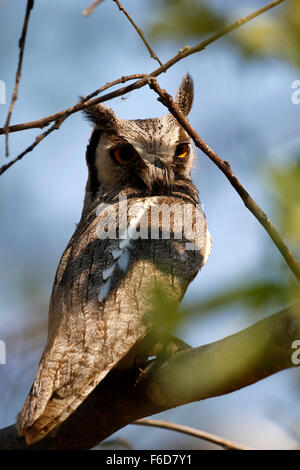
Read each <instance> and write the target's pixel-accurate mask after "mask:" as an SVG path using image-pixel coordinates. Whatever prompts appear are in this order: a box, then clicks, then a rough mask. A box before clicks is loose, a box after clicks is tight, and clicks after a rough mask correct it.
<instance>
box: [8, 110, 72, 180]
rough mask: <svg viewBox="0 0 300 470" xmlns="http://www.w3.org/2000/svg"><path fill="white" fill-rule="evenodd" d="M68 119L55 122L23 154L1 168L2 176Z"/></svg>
mask: <svg viewBox="0 0 300 470" xmlns="http://www.w3.org/2000/svg"><path fill="white" fill-rule="evenodd" d="M66 118H67V116H66V117H65V118H63V117H62V118H60V119H59V120H58V121H55V123H54V124H53V125H52V126H51V127H49V129H47V130H46V131H45V132H43V133H42V134H40V135H38V136H37V137H36V138H35V141H34V142H33V143H32V144H31V145H29V147H27V148H26V149H25V150H24V151H23V152H22V153H20V154H19V155H18V156H17V157H16V158H14V159H13V160H11V161H10V162H9V163H6V164H5V165H2V166H1V167H0V175H2V173H4V172H5V171H6V170H8V168H10V167H11V166H12V165H14V163H16V162H17V161H19V160H22V158H23V157H24V156H25V155H26V154H27V153H29V152H31V151H32V150H33V149H34V148H35V147H36V146H37V145H38V144H39V143H40V142H41V141H42V140H43V139H45V137H47V136H48V135H49V134H51V132H53V131H55V130H57V129H59V128H60V126H61V124H62V123H63V122H64V120H65V119H66Z"/></svg>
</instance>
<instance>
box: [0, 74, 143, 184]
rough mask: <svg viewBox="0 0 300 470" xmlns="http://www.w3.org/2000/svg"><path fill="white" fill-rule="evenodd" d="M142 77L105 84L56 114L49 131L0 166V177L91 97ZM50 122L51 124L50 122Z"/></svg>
mask: <svg viewBox="0 0 300 470" xmlns="http://www.w3.org/2000/svg"><path fill="white" fill-rule="evenodd" d="M143 76H144V75H142V74H134V75H127V76H126V77H121V78H119V79H118V80H114V81H113V82H109V83H107V84H106V85H104V86H103V87H102V88H99V89H98V90H96V91H94V92H93V93H91V94H90V95H88V96H82V97H81V101H80V102H79V103H77V104H76V105H75V106H73V107H72V108H68V109H66V110H65V112H64V113H58V114H57V119H56V121H55V123H54V125H53V126H51V127H50V128H49V129H47V131H46V132H43V133H42V134H40V135H39V136H38V137H36V139H35V141H34V142H33V143H32V144H31V145H30V146H29V147H27V148H26V149H25V150H24V151H23V152H22V153H20V155H18V156H17V157H16V158H14V159H13V160H11V161H10V162H9V163H7V164H5V165H2V166H1V167H0V175H2V173H4V172H5V171H6V170H8V169H9V168H10V167H11V166H12V165H14V164H15V163H16V162H17V161H19V160H21V159H22V158H23V157H24V156H25V155H26V154H27V153H29V152H31V151H32V150H33V149H34V148H35V147H36V146H37V145H38V144H39V143H40V142H41V141H42V140H43V139H44V138H45V137H47V136H48V135H49V134H50V133H51V132H53V131H54V130H56V129H58V128H59V127H60V126H61V124H62V123H63V122H64V121H65V119H67V117H69V116H70V114H72V113H74V112H76V109H77V107H78V106H82V105H83V104H84V103H85V102H88V101H89V100H90V99H91V98H92V97H93V96H95V95H97V94H98V93H100V92H101V91H104V90H107V89H108V88H110V87H112V86H114V85H117V84H118V83H124V82H126V81H128V80H135V79H136V78H141V77H143ZM81 109H82V108H81ZM50 122H52V120H51V121H50ZM50 122H49V124H50ZM41 127H44V126H41Z"/></svg>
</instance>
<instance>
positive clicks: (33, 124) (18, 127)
mask: <svg viewBox="0 0 300 470" xmlns="http://www.w3.org/2000/svg"><path fill="white" fill-rule="evenodd" d="M284 1H286V0H276V1H273V2H271V3H268V4H267V5H266V6H265V7H263V8H260V9H259V10H257V11H255V12H254V13H252V14H251V15H248V16H245V17H244V18H240V19H239V20H237V21H235V22H234V23H232V24H231V25H230V26H228V27H227V28H225V29H223V30H222V31H220V32H219V33H216V34H213V35H212V36H210V37H209V38H208V39H206V40H205V41H202V42H200V43H199V44H196V46H194V47H189V46H185V47H184V48H183V49H180V50H179V52H178V53H177V54H176V55H175V56H174V57H172V58H171V59H170V60H168V61H167V62H165V63H164V64H163V65H162V66H161V67H159V68H157V69H156V70H154V71H153V72H151V73H149V74H141V75H142V76H143V78H140V79H139V80H137V81H136V82H134V83H133V84H131V85H127V86H125V87H122V88H119V89H118V90H115V91H113V92H110V93H107V94H106V95H102V96H100V97H98V98H96V99H95V100H91V101H90V102H84V103H79V104H78V103H76V104H75V105H74V106H72V107H71V108H68V109H64V110H63V111H59V112H57V113H55V114H51V115H49V116H46V117H44V118H41V119H38V120H36V121H30V122H25V123H22V124H15V125H13V126H10V127H9V128H8V132H18V131H23V130H26V129H33V128H43V127H45V126H48V124H50V122H52V121H56V120H57V119H59V118H60V117H61V116H63V115H64V114H65V113H66V112H69V114H73V113H75V112H78V111H82V110H83V109H84V108H86V107H87V106H93V105H95V104H98V103H103V102H105V101H108V100H111V99H113V98H117V97H119V96H123V95H125V94H127V93H129V92H131V91H133V90H137V89H139V88H142V87H143V86H145V85H147V84H148V78H149V77H158V76H159V75H160V74H162V73H163V72H166V70H168V69H169V68H170V67H172V66H173V65H174V64H176V63H177V62H179V61H180V60H182V59H184V58H186V57H188V56H190V55H191V54H194V53H196V52H200V51H202V50H204V49H205V48H206V47H207V46H208V45H209V44H212V43H213V42H215V41H217V40H218V39H220V38H221V37H223V36H225V35H226V34H228V33H230V32H231V31H233V30H234V29H237V28H239V27H240V26H242V25H244V24H246V23H247V22H249V21H250V20H252V19H254V18H256V17H257V16H259V15H261V14H262V13H265V12H266V11H268V10H270V9H271V8H274V7H275V6H277V5H279V4H280V3H282V2H284ZM119 80H121V79H118V80H115V82H114V83H116V82H118V81H119ZM112 83H113V82H112ZM95 93H96V92H94V93H93V94H95ZM97 94H98V93H97ZM4 133H5V129H4V128H0V135H1V134H4Z"/></svg>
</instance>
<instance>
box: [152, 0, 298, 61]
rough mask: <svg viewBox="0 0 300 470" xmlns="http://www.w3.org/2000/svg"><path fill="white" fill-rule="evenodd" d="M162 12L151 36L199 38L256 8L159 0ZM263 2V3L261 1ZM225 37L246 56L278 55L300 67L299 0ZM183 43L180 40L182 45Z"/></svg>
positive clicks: (286, 4) (280, 7)
mask: <svg viewBox="0 0 300 470" xmlns="http://www.w3.org/2000/svg"><path fill="white" fill-rule="evenodd" d="M156 3H157V4H158V8H159V9H160V14H159V16H158V19H157V20H156V22H154V23H152V25H151V26H150V31H149V34H150V36H152V39H159V40H161V39H171V40H175V41H181V42H182V41H183V40H188V39H190V40H193V41H196V42H198V41H200V40H201V39H203V36H204V35H207V34H210V33H213V32H215V31H218V30H220V29H221V28H222V27H224V26H225V25H228V24H230V23H232V22H234V21H235V20H237V19H238V18H239V17H242V16H245V15H247V14H249V13H251V12H252V11H254V10H255V9H256V8H258V6H256V8H255V7H254V6H253V7H252V8H251V7H250V8H244V7H241V5H239V6H238V7H234V8H233V7H232V6H231V5H230V4H229V5H227V6H225V7H224V4H223V5H222V9H220V8H218V10H217V9H216V8H214V5H213V4H212V3H211V2H209V1H208V0H202V1H199V0H157V2H156ZM260 6H262V5H260ZM222 41H226V42H227V44H229V45H231V46H234V47H236V48H237V49H238V50H239V51H240V53H242V55H243V56H245V57H247V58H251V57H252V58H259V57H262V58H266V57H272V58H278V59H280V60H284V61H287V62H289V63H291V64H292V65H294V66H296V67H300V48H299V43H300V2H299V0H289V1H288V2H286V3H283V4H282V5H280V6H279V7H275V8H274V9H272V10H270V11H268V12H266V13H264V14H263V15H261V16H260V17H258V18H256V19H255V20H253V21H251V22H249V23H248V24H247V25H245V26H242V27H241V28H239V29H238V30H236V31H235V32H233V33H230V34H228V35H226V36H225V37H224V38H223V39H222ZM183 45H184V44H181V46H183Z"/></svg>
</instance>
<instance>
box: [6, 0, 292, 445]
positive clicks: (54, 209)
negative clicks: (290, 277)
mask: <svg viewBox="0 0 300 470" xmlns="http://www.w3.org/2000/svg"><path fill="white" fill-rule="evenodd" d="M215 3H216V6H217V7H218V6H219V7H220V2H215ZM255 3H259V2H247V5H248V6H249V7H250V8H252V6H253V4H255ZM88 4H89V2H88V1H86V0H85V1H82V0H80V1H77V2H73V1H71V0H65V1H64V2H61V1H58V0H52V2H51V3H50V2H36V5H35V8H34V10H33V12H32V17H31V20H30V27H29V32H28V38H27V43H26V50H25V54H24V65H23V71H22V80H21V84H20V88H19V98H18V101H17V103H16V105H15V109H14V113H13V118H12V123H19V122H24V121H30V120H34V119H38V118H40V117H42V116H46V115H48V114H51V113H53V112H56V111H58V110H60V109H64V108H66V107H68V106H70V105H72V104H74V103H75V102H76V101H77V99H78V96H79V95H86V94H88V93H89V92H91V91H93V90H94V89H96V88H98V87H99V86H101V85H103V84H104V83H106V82H107V81H110V80H113V79H115V78H118V77H120V76H122V75H126V74H131V73H144V72H150V71H151V70H154V69H155V68H156V63H155V62H154V61H153V59H151V58H150V57H149V56H148V54H147V52H146V51H145V48H144V45H143V44H142V42H141V41H140V39H139V38H138V37H137V35H136V33H135V32H134V31H133V29H132V28H131V27H130V25H129V24H128V22H127V21H126V19H125V18H124V17H123V16H122V15H121V14H120V13H119V12H118V10H117V9H116V7H115V5H114V4H112V2H109V1H104V2H103V4H102V5H101V7H99V8H98V9H97V10H96V11H95V12H94V14H93V15H91V16H90V17H88V18H85V17H83V16H82V11H83V10H84V8H86V7H87V6H88ZM251 4H252V6H251ZM124 5H125V6H126V7H128V9H129V11H130V12H132V13H133V14H134V17H135V19H136V21H137V22H138V24H139V25H141V26H142V27H147V24H148V20H147V18H149V16H148V15H150V16H152V17H155V14H156V12H155V8H151V7H150V4H149V3H144V2H143V4H142V2H139V1H138V0H131V1H130V2H129V1H128V0H127V1H124ZM228 5H230V6H229V7H228V15H229V17H230V18H232V20H234V19H236V18H237V17H238V15H239V14H240V13H242V12H241V9H240V8H236V6H235V5H234V2H230V4H229V3H228ZM24 8H25V2H20V0H9V1H8V0H0V12H1V14H0V79H1V80H4V81H5V82H6V85H7V97H8V100H7V102H9V99H10V96H11V93H12V90H13V85H14V78H15V71H16V64H17V59H18V49H17V43H18V38H19V35H20V30H21V26H22V21H23V16H24ZM247 11H249V10H247ZM183 45H184V44H183ZM179 46H180V45H179V44H178V45H176V44H174V43H171V42H165V43H162V42H160V43H154V44H153V47H154V48H155V51H156V52H157V54H158V56H159V57H160V58H161V60H163V61H165V60H167V59H168V58H170V57H171V56H173V55H174V54H175V53H176V52H177V50H178V48H179ZM181 46H182V45H181ZM187 71H188V72H189V73H190V74H191V75H192V76H193V78H194V81H195V101H194V106H193V109H192V112H191V114H190V122H191V123H192V125H193V126H194V127H195V129H196V130H197V131H198V132H199V134H200V135H201V137H203V138H204V140H205V141H206V142H207V143H208V144H209V145H210V146H211V147H213V148H214V149H215V150H216V151H217V152H218V153H219V154H220V156H221V157H222V158H223V159H224V160H228V161H229V162H230V163H231V165H232V168H233V169H234V171H235V172H236V173H237V174H238V176H239V177H240V179H241V181H242V183H244V184H245V186H246V187H247V189H248V190H249V192H250V193H251V194H252V195H253V197H254V199H255V200H256V201H257V202H258V203H259V204H261V205H262V207H263V208H264V209H265V210H266V211H267V212H270V211H271V209H272V200H271V198H270V192H269V186H268V176H267V174H266V173H265V172H264V171H261V168H262V167H264V165H265V164H266V163H267V162H270V161H272V162H278V163H284V162H285V161H287V160H288V159H291V158H293V155H294V154H295V153H296V152H297V150H298V149H299V139H298V138H297V136H296V137H294V135H296V132H297V130H299V128H298V123H299V113H300V105H299V106H298V107H297V106H295V105H293V104H292V103H291V98H290V97H291V83H292V81H293V80H296V79H299V78H300V77H299V71H298V72H297V71H296V70H295V69H293V68H292V67H289V66H288V65H286V64H283V63H281V62H279V61H275V60H270V59H268V60H265V61H260V62H250V63H249V62H247V61H245V60H244V59H242V58H241V57H240V56H239V55H238V54H237V52H236V51H233V50H232V49H229V48H228V46H227V45H224V43H222V41H219V42H218V43H215V44H213V45H212V46H210V47H208V48H207V49H206V50H205V51H203V52H202V53H201V54H197V55H194V56H191V57H190V58H188V59H186V60H184V61H181V62H180V63H178V64H176V65H175V66H174V67H173V68H172V69H170V70H169V71H168V72H167V73H166V74H164V75H162V76H160V77H159V82H160V84H161V85H162V87H165V88H166V89H167V90H168V91H170V92H172V93H174V92H175V91H176V88H177V87H178V85H179V84H180V82H181V79H182V76H183V75H184V74H185V73H186V72H187ZM125 98H126V99H121V98H117V99H115V100H113V101H111V102H110V103H109V106H111V107H112V108H113V109H114V111H115V112H116V113H117V115H118V116H119V117H122V118H127V119H132V118H146V117H154V116H158V115H163V114H165V110H164V108H163V106H162V105H161V104H160V103H158V102H157V100H156V96H154V94H153V92H152V91H151V90H149V89H148V88H146V87H145V88H143V89H141V90H138V91H136V92H134V93H130V94H129V95H128V96H126V97H125ZM7 111H8V104H6V105H0V118H1V121H2V122H3V123H4V120H5V117H6V114H7ZM39 132H41V131H39V130H32V131H31V130H29V131H26V132H19V133H15V134H12V135H11V136H10V152H11V156H12V157H14V156H16V155H17V154H18V153H19V152H21V151H22V150H23V149H24V148H26V147H27V146H28V145H29V144H30V143H31V142H32V141H33V140H34V138H35V136H36V135H37V134H38V133H39ZM90 132H91V129H90V126H89V124H88V123H87V122H86V121H85V120H84V119H83V116H82V115H81V114H76V115H73V116H71V117H70V118H69V119H68V120H67V121H66V122H65V123H64V124H63V125H62V127H61V129H60V130H59V131H57V132H54V133H52V134H51V135H50V136H49V137H48V138H47V139H45V140H44V141H43V142H42V143H41V144H40V145H39V146H38V147H37V148H36V149H35V150H34V151H33V152H32V153H30V154H28V155H27V156H26V157H25V158H24V159H23V160H22V161H21V162H18V163H17V164H16V165H15V166H13V167H12V168H11V169H10V170H8V171H7V172H6V173H5V174H4V175H2V176H1V185H0V220H1V221H0V226H1V232H0V263H1V271H0V339H3V340H5V339H6V337H9V334H10V333H11V332H13V333H15V334H16V335H17V338H18V340H17V343H16V346H14V345H8V357H7V365H6V366H0V376H1V374H4V373H5V374H8V375H9V376H10V383H11V385H12V388H13V390H12V391H10V390H8V388H7V387H5V386H4V384H3V381H0V393H1V396H2V397H3V401H4V403H5V407H4V408H3V409H2V406H1V408H0V409H1V413H0V427H3V426H6V425H9V424H11V423H12V422H14V420H15V415H16V414H17V412H18V411H19V410H20V408H21V406H22V404H23V401H24V399H25V396H26V393H27V391H28V389H29V387H30V385H31V382H32V380H33V378H34V375H35V370H36V367H37V364H38V360H39V357H40V353H41V351H42V349H43V341H44V339H43V338H41V339H40V340H39V341H37V342H36V340H33V339H31V338H30V337H29V338H27V337H26V338H24V337H23V331H24V329H25V327H26V325H28V324H29V323H30V322H37V321H46V318H47V303H48V299H49V296H50V293H51V287H52V282H53V278H54V274H55V269H56V266H57V264H58V261H59V258H60V255H61V253H62V251H63V249H64V247H65V245H66V243H67V242H68V240H69V239H70V237H71V235H72V233H73V231H74V228H75V224H76V222H78V220H79V217H80V213H81V207H82V201H83V196H84V187H85V183H86V177H87V172H86V167H85V161H84V154H85V148H86V145H87V142H88V139H89V135H90ZM289 135H291V136H292V137H293V138H288V139H287V138H286V136H289ZM196 153H197V159H196V163H195V168H194V170H193V179H194V181H195V183H196V184H197V187H198V189H199V193H200V198H201V201H202V202H203V203H204V206H205V211H206V215H207V219H208V225H209V229H210V232H211V233H212V236H213V251H212V254H211V256H210V258H209V260H208V263H207V265H206V266H205V268H204V269H203V271H202V272H201V273H199V274H198V276H197V278H196V280H195V281H194V282H193V283H192V285H191V286H190V288H189V290H188V293H187V295H186V299H185V302H190V301H192V300H194V299H196V298H200V299H201V298H205V297H206V296H207V295H209V294H210V293H213V292H219V291H220V290H223V289H225V288H226V285H228V284H231V283H234V282H235V281H238V280H239V279H241V278H243V277H247V275H249V273H252V272H255V270H256V269H257V266H259V269H261V268H262V266H261V265H259V262H260V260H261V256H262V255H263V253H264V250H265V249H266V246H268V245H269V248H268V249H269V250H273V253H274V257H279V256H280V255H279V254H278V252H277V251H276V249H275V248H274V247H273V246H271V245H270V242H269V240H268V237H267V235H266V234H265V232H264V231H263V229H262V228H261V227H260V226H259V225H258V223H257V222H256V220H255V219H254V217H253V216H252V215H251V214H250V213H249V212H248V211H247V210H246V209H245V207H244V206H243V203H242V201H241V200H240V199H239V197H238V196H237V194H236V193H235V192H234V190H233V189H232V188H231V186H230V185H229V183H228V182H227V180H226V179H225V178H224V176H223V175H222V174H221V173H220V172H219V170H218V169H217V168H216V167H215V166H214V165H213V164H212V163H211V162H210V161H208V159H207V157H206V156H204V155H202V154H201V155H200V153H199V152H196ZM0 156H1V164H3V162H4V139H3V138H2V139H1V140H0ZM271 215H272V213H271ZM268 274H269V273H267V272H266V273H262V276H264V275H266V276H268ZM267 313H268V312H262V316H263V315H265V314H267ZM252 321H253V319H251V318H250V317H249V316H248V315H247V314H246V312H243V311H242V310H237V309H234V310H233V311H224V312H223V313H222V314H218V315H217V314H216V315H214V314H211V316H210V317H208V318H202V317H201V318H199V319H197V320H195V319H194V320H193V321H190V322H188V324H187V325H186V326H185V328H184V329H183V331H182V336H183V339H184V340H186V341H187V342H190V343H191V344H192V345H195V346H196V345H200V344H204V343H208V342H210V341H214V340H216V339H220V338H222V337H224V336H225V335H228V334H231V333H234V332H236V331H238V330H240V329H241V328H244V327H245V326H248V325H249V324H251V322H252ZM45 334H46V331H44V337H45ZM31 343H32V344H31ZM30 346H32V348H31V349H32V350H33V351H32V352H31V353H29V352H28V358H27V357H26V359H25V361H26V367H25V366H24V351H30ZM237 354H238V351H237ZM3 367H5V368H6V369H5V372H4V369H2V368H3ZM295 381H296V376H295V372H294V371H285V372H283V373H280V374H278V375H277V376H274V377H271V378H268V379H266V380H264V381H262V382H260V383H259V384H256V385H254V386H252V387H248V388H247V389H245V390H241V391H239V392H235V393H233V394H230V395H228V396H226V397H220V398H216V399H210V400H206V401H204V402H201V403H195V404H191V405H187V406H184V407H180V408H178V409H176V410H170V411H168V412H167V413H165V414H164V416H167V418H168V419H170V420H174V421H177V422H182V423H184V424H190V425H193V426H195V427H199V428H203V429H206V430H208V431H210V432H215V433H219V434H222V435H224V436H225V437H228V438H232V439H236V440H238V441H240V442H243V443H245V444H248V445H252V446H256V447H264V446H267V447H274V448H276V447H278V446H279V447H292V446H293V445H295V441H294V440H293V439H292V437H291V436H289V435H288V434H287V433H286V431H285V430H284V429H282V428H281V427H280V426H279V425H278V423H276V422H274V421H273V420H271V419H269V418H268V417H267V416H266V407H265V404H266V403H267V402H268V403H269V402H270V401H271V402H272V401H274V402H276V403H278V402H279V403H281V405H282V407H283V409H284V408H285V407H287V408H288V405H290V404H291V403H293V402H294V403H295V404H296V405H297V402H296V401H295V398H294V389H293V384H294V382H295ZM16 383H17V385H16ZM297 406H299V405H297ZM119 434H120V435H121V436H123V437H125V438H126V439H129V440H130V441H131V442H132V444H133V446H134V447H135V448H163V447H164V446H165V445H169V446H172V445H173V446H174V448H176V445H177V444H176V443H177V442H179V440H178V439H179V438H178V436H177V437H175V436H174V435H172V436H170V434H168V435H167V434H166V432H165V431H158V430H155V431H153V430H149V429H145V430H143V432H141V429H138V428H134V427H133V426H129V427H127V428H126V429H124V430H122V431H120V432H119ZM183 441H184V442H186V443H187V445H189V444H188V443H190V442H191V441H188V438H183V437H180V442H181V443H182V442H183ZM193 443H194V445H197V442H194V441H193Z"/></svg>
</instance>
